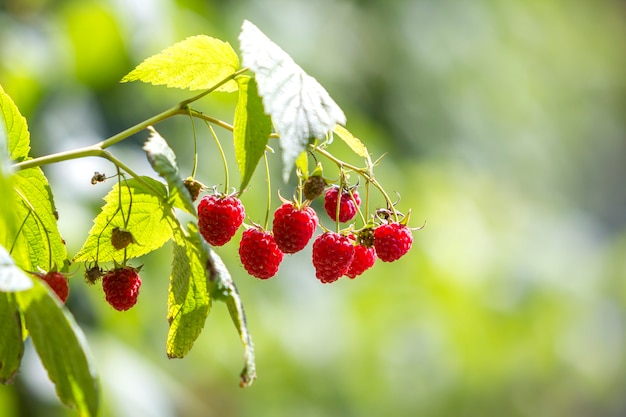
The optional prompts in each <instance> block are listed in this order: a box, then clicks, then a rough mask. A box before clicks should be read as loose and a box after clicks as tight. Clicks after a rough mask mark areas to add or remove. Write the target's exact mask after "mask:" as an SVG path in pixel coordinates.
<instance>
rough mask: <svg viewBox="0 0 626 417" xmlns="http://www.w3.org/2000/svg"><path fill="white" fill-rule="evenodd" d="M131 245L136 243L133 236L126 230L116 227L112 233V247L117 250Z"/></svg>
mask: <svg viewBox="0 0 626 417" xmlns="http://www.w3.org/2000/svg"><path fill="white" fill-rule="evenodd" d="M131 243H135V238H134V237H133V234H132V233H131V232H129V231H128V230H126V229H121V228H119V227H114V228H113V230H112V231H111V245H113V247H114V248H115V249H117V250H120V249H124V248H125V247H126V246H128V245H130V244H131Z"/></svg>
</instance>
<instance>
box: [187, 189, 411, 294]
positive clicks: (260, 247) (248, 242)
mask: <svg viewBox="0 0 626 417" xmlns="http://www.w3.org/2000/svg"><path fill="white" fill-rule="evenodd" d="M306 191H307V189H306V187H305V197H306V198H307V202H308V201H310V200H312V199H313V198H315V197H317V196H313V198H311V196H310V195H307V194H306ZM322 192H323V190H320V194H321V193H322ZM318 195H319V194H318ZM360 203H361V200H360V198H359V194H358V191H356V190H344V189H342V190H341V191H340V187H336V186H332V187H329V188H327V189H326V193H325V196H324V210H325V211H326V213H327V214H328V216H329V217H330V218H331V219H332V220H334V221H338V222H341V223H345V222H348V221H350V220H352V219H353V218H354V217H355V215H356V213H357V211H358V207H359V205H360ZM244 217H245V210H244V206H243V204H242V203H241V201H240V200H239V199H238V198H237V197H236V196H234V195H218V194H213V195H206V196H204V197H203V198H202V200H201V201H200V203H199V205H198V226H199V229H200V233H201V234H202V236H204V238H205V239H206V241H207V242H208V243H209V244H211V245H213V246H222V245H224V244H225V243H227V242H228V241H230V240H231V239H232V237H233V236H234V235H235V233H236V232H237V229H239V227H240V226H241V225H242V223H243V220H244ZM318 223H319V220H318V217H317V214H316V213H315V210H313V208H312V207H311V206H310V205H308V203H305V204H303V205H298V204H297V203H294V202H292V201H289V202H285V203H283V204H282V205H281V206H280V207H278V209H276V211H275V212H274V221H273V227H272V230H271V231H266V230H263V229H262V228H260V227H257V226H255V227H251V228H249V229H246V230H245V231H244V232H243V234H242V237H241V241H240V243H239V257H240V259H241V263H242V264H243V267H244V268H245V270H246V271H247V272H248V273H249V274H250V275H252V276H254V277H256V278H260V279H268V278H271V277H273V276H274V275H276V273H277V272H278V268H279V266H280V263H281V262H282V260H283V257H284V254H292V253H296V252H299V251H301V250H302V249H304V247H305V246H306V245H307V244H308V243H309V241H310V240H311V238H312V237H313V234H314V232H315V229H316V228H317V226H318ZM412 243H413V235H412V234H411V230H410V229H409V228H408V227H407V226H406V225H404V224H401V223H399V222H385V223H383V224H380V225H377V226H372V227H366V228H364V229H362V230H361V231H359V232H357V234H356V235H355V234H354V233H349V234H347V235H344V234H339V233H335V232H331V231H326V232H324V233H322V234H320V235H318V236H317V237H316V238H315V241H314V242H313V250H312V261H313V266H314V267H315V272H316V277H317V279H319V280H320V281H321V282H323V283H330V282H334V281H336V280H338V279H339V278H340V277H342V276H344V275H345V276H348V277H350V278H355V277H357V276H358V275H360V274H362V273H363V272H365V271H366V270H367V269H369V268H371V267H372V266H373V265H374V262H375V261H376V258H379V259H380V260H381V261H383V262H393V261H395V260H397V259H399V258H400V257H401V256H403V255H404V254H406V253H407V252H408V251H409V249H410V248H411V245H412Z"/></svg>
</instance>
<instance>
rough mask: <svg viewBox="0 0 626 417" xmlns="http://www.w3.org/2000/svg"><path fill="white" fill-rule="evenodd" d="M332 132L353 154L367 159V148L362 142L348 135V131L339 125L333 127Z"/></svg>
mask: <svg viewBox="0 0 626 417" xmlns="http://www.w3.org/2000/svg"><path fill="white" fill-rule="evenodd" d="M333 132H334V133H335V134H336V135H337V136H339V138H341V140H343V141H344V142H345V143H346V145H348V146H349V147H350V149H352V151H353V152H354V153H355V154H357V155H359V156H360V157H363V158H366V159H367V158H369V153H368V152H367V148H366V147H365V145H364V144H363V142H361V141H360V140H359V138H357V137H356V136H354V135H353V134H352V133H350V131H349V130H348V129H346V128H345V127H343V126H341V125H335V128H334V129H333Z"/></svg>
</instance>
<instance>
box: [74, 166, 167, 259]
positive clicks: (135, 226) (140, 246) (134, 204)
mask: <svg viewBox="0 0 626 417" xmlns="http://www.w3.org/2000/svg"><path fill="white" fill-rule="evenodd" d="M120 190H121V194H120ZM166 198H167V190H166V189H165V186H164V185H163V184H162V183H160V182H158V181H156V180H154V179H152V178H150V177H139V179H136V178H131V179H129V180H124V181H122V182H121V188H120V184H119V183H118V184H116V185H115V186H114V187H113V189H112V190H111V191H110V192H109V194H107V195H106V197H105V198H104V201H105V202H106V203H105V205H104V206H103V207H102V211H101V212H100V214H98V216H97V217H96V218H95V219H94V225H93V227H92V228H91V230H90V231H89V236H88V237H87V241H86V242H85V244H84V245H83V247H82V248H81V250H80V251H79V252H78V254H76V256H75V257H74V262H86V261H94V260H97V261H99V262H112V261H114V260H115V261H117V262H119V263H121V262H122V260H123V258H124V251H126V257H127V259H132V258H136V257H139V256H142V255H145V254H147V253H150V252H152V251H153V250H156V249H158V248H160V247H161V246H163V245H164V244H165V242H167V241H168V240H170V239H171V237H172V228H171V223H170V222H171V221H172V217H173V214H172V211H171V207H170V206H169V205H167V204H164V201H166ZM120 202H121V206H120ZM122 213H123V214H122ZM124 219H126V220H127V222H128V224H126V223H125V220H124ZM115 227H119V228H121V229H126V230H128V231H130V232H131V233H132V235H133V238H134V240H135V242H136V243H131V244H130V245H128V246H127V247H126V248H125V249H121V250H116V249H115V248H114V247H113V245H112V244H111V232H112V230H113V229H114V228H115Z"/></svg>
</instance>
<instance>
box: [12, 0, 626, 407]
mask: <svg viewBox="0 0 626 417" xmlns="http://www.w3.org/2000/svg"><path fill="white" fill-rule="evenodd" d="M243 19H249V20H251V21H252V22H254V23H255V24H256V25H257V26H259V28H260V29H261V30H263V31H264V32H265V33H266V34H267V35H268V36H269V37H270V39H272V40H273V41H274V42H276V43H277V44H279V45H280V46H282V47H283V49H285V50H286V51H287V52H288V53H289V54H291V56H292V57H293V58H294V59H295V61H296V62H298V63H299V64H300V65H301V66H302V67H303V68H304V69H305V70H306V71H308V72H309V73H310V74H311V75H313V76H315V77H316V78H317V79H318V80H319V81H320V82H321V83H322V84H323V85H324V86H325V87H326V88H327V89H328V90H329V92H330V93H331V95H332V96H333V97H334V98H335V100H336V101H337V102H338V103H339V105H340V106H342V108H343V109H344V111H345V112H346V114H347V116H348V128H349V129H350V130H351V131H353V132H354V133H355V134H356V135H357V136H359V137H360V138H361V139H362V140H363V141H364V142H365V143H366V145H367V146H368V148H369V150H370V152H371V153H372V154H373V156H374V157H375V158H376V157H378V156H379V155H381V154H382V153H384V152H387V153H388V155H387V157H386V158H385V159H384V160H383V163H382V165H381V166H380V167H379V168H378V170H377V178H378V179H379V180H380V182H381V183H382V184H383V185H384V186H385V187H386V188H387V189H388V190H393V191H397V192H398V193H400V195H401V196H402V199H401V202H400V209H401V210H407V209H408V208H409V207H410V208H412V211H413V215H412V223H413V225H414V226H418V225H421V223H422V222H423V221H427V227H426V228H425V229H424V230H422V231H419V232H415V244H414V247H413V249H412V251H411V252H410V254H409V255H408V256H407V257H405V258H403V259H401V260H400V261H398V262H396V263H394V264H382V263H378V264H377V265H376V266H375V268H374V269H373V270H371V271H370V272H368V273H366V274H365V275H364V276H361V277H359V278H358V279H356V280H354V281H350V280H347V279H342V280H340V281H339V282H337V283H335V284H333V285H321V284H319V283H318V282H317V280H316V279H315V277H314V272H313V269H312V267H311V266H310V260H309V257H310V249H308V250H305V251H304V252H303V253H301V254H297V255H294V256H290V257H287V258H286V260H285V261H284V263H283V265H282V267H281V271H280V273H279V276H278V277H276V278H274V279H272V280H270V281H268V282H260V281H258V280H255V279H252V278H250V277H249V276H247V275H246V274H245V272H244V271H243V268H242V267H241V266H240V264H239V261H238V259H237V257H236V247H237V246H236V243H235V242H232V243H231V244H229V245H227V246H226V247H223V248H220V250H219V253H220V254H221V255H222V256H223V257H224V259H225V261H226V262H227V265H229V266H230V269H231V272H232V273H233V275H234V277H235V279H236V281H237V284H238V286H239V289H240V292H241V295H242V297H243V300H244V303H245V306H246V309H247V313H248V321H249V326H250V329H251V331H252V334H253V337H254V340H255V346H256V352H257V366H258V376H259V378H258V380H257V381H256V382H255V384H254V385H253V386H252V387H251V388H249V389H245V390H242V389H240V388H239V387H238V373H239V371H240V369H241V366H242V365H243V359H242V349H241V345H240V342H239V339H238V336H237V334H236V332H235V330H234V328H233V327H232V324H231V323H230V318H229V317H228V314H227V311H226V308H225V306H224V305H222V304H216V305H215V306H214V310H213V311H212V313H211V315H210V316H209V318H208V320H207V324H206V327H205V330H204V332H203V333H202V334H201V336H200V338H199V340H198V341H197V342H196V344H195V346H194V348H193V349H192V351H191V353H190V354H189V356H188V357H187V358H185V359H183V360H168V359H167V358H166V357H165V347H164V344H165V337H166V332H167V322H166V320H165V315H166V294H167V285H168V277H167V272H165V271H167V270H168V269H169V262H170V259H171V258H170V257H171V254H170V252H171V249H170V248H169V247H165V248H163V249H161V250H159V251H158V252H157V253H155V254H154V255H152V256H148V257H146V258H145V259H142V261H143V262H144V263H145V266H144V270H143V271H144V272H143V273H142V277H143V282H144V283H143V287H142V293H141V296H140V299H139V303H138V305H137V306H136V307H135V308H134V309H133V310H131V311H129V312H126V313H118V312H116V311H114V310H113V309H111V308H110V307H109V306H108V305H106V303H105V302H104V300H103V295H102V290H101V288H100V287H94V288H91V287H87V286H86V285H85V284H84V283H83V281H82V278H81V277H82V269H81V266H78V265H75V266H74V267H73V271H74V272H75V275H74V277H73V279H72V280H71V294H70V299H69V301H68V306H69V308H70V309H71V310H72V311H73V312H74V314H75V315H76V317H77V319H78V320H79V321H80V323H81V324H82V327H83V328H84V329H85V331H86V333H87V336H88V341H89V345H90V347H91V349H92V351H93V354H94V356H95V357H96V364H97V366H98V371H99V373H100V376H101V384H102V397H103V401H102V402H103V407H102V411H101V416H102V417H109V416H115V417H118V416H120V417H125V416H133V417H136V416H142V417H166V416H190V417H191V416H193V417H196V416H285V415H297V416H321V415H323V416H382V415H394V416H416V415H420V416H461V415H462V416H569V417H571V416H623V415H625V414H626V397H625V396H624V384H625V383H626V361H625V354H626V333H625V329H626V327H625V326H626V311H625V307H626V285H625V284H624V280H625V279H626V186H625V185H624V180H625V179H626V133H625V132H626V129H625V128H626V121H625V117H624V116H625V111H626V77H625V76H626V54H625V51H626V48H625V47H626V3H625V2H624V1H618V0H598V1H593V2H572V1H567V0H525V1H515V2H513V1H498V0H475V1H471V2H469V1H462V0H457V1H453V0H450V1H426V0H395V1H383V0H378V1H376V0H370V1H368V0H350V1H348V0H344V1H336V0H320V1H314V2H313V1H306V0H270V1H263V2H260V1H238V2H227V1H200V0H179V1H168V0H101V1H97V0H76V1H69V0H68V1H51V0H1V1H0V84H1V85H2V86H3V88H4V89H5V90H6V91H7V93H8V94H9V95H11V96H12V98H13V99H14V100H15V101H16V103H17V105H18V106H19V108H20V109H21V111H22V113H23V114H24V115H25V116H26V117H27V119H28V121H29V124H30V130H31V134H32V142H33V143H32V146H33V155H35V156H37V155H43V154H47V153H51V152H57V151H61V150H66V149H72V148H75V147H78V146H83V145H88V144H91V143H94V142H96V141H99V140H101V139H102V138H104V137H107V136H110V135H112V134H114V133H117V132H118V131H120V130H122V129H124V128H126V127H129V126H130V125H132V124H134V123H136V122H139V121H141V120H143V119H145V118H147V117H149V116H151V115H153V114H155V113H156V112H159V111H161V110H164V109H165V108H168V107H170V106H171V105H173V104H175V103H176V102H178V101H180V100H182V99H184V98H187V97H188V96H189V94H188V93H185V92H182V91H168V90H167V89H165V88H162V87H151V86H148V85H144V84H141V83H133V84H119V83H118V81H119V79H120V78H121V77H122V76H123V75H125V74H126V73H127V72H129V71H130V70H131V69H132V68H133V67H134V66H135V65H137V64H138V63H139V62H141V61H142V60H143V59H144V58H146V57H148V56H150V55H152V54H154V53H156V52H158V51H160V50H161V49H163V48H165V47H166V46H169V45H170V44H172V43H174V42H177V41H180V40H182V39H184V38H186V37H187V36H191V35H197V34H207V35H211V36H214V37H217V38H221V39H224V40H226V41H229V42H230V43H231V44H232V45H233V46H234V47H235V49H236V50H238V41H237V35H238V33H239V28H240V25H241V22H242V20H243ZM235 99H236V97H235V95H233V96H229V95H225V94H221V95H220V94H217V95H214V96H211V97H208V98H206V99H204V100H203V101H202V102H201V103H200V104H199V105H200V107H201V110H203V111H205V112H207V113H209V114H211V115H214V116H216V117H220V118H222V119H224V120H226V121H231V120H232V114H233V109H234V104H235ZM197 126H199V127H198V129H199V137H200V140H201V144H200V162H201V167H200V171H199V178H200V179H201V180H202V181H203V182H205V183H207V184H218V183H222V182H223V175H222V169H221V163H220V160H219V158H218V157H217V156H216V155H217V154H216V152H215V148H214V145H213V144H212V142H211V138H210V136H209V134H208V132H207V130H206V129H205V128H204V127H202V126H201V125H198V124H197ZM158 129H159V131H160V132H161V133H162V134H163V136H164V137H166V138H167V139H168V140H169V141H170V142H171V144H172V146H173V147H174V148H175V150H176V152H177V154H178V159H179V162H180V164H181V166H182V169H183V172H184V173H185V175H187V174H188V173H189V172H190V169H191V168H190V167H191V157H192V154H193V151H192V146H191V144H192V133H191V129H190V126H189V121H188V119H185V118H180V119H176V120H170V121H167V122H165V123H163V124H162V125H159V126H158ZM218 134H219V135H220V137H221V138H222V141H223V143H228V142H229V140H228V138H230V136H229V134H228V132H225V131H221V130H219V129H218ZM146 137H147V134H140V135H137V137H136V138H132V139H130V140H128V141H125V142H124V143H123V144H120V145H119V146H116V147H115V148H113V152H114V153H115V154H116V155H118V156H119V157H121V158H122V159H123V160H125V161H130V162H129V164H130V165H132V166H134V167H137V171H139V172H140V173H146V174H149V175H153V173H152V171H151V169H150V168H149V166H148V164H147V162H146V161H145V156H144V155H143V153H142V151H141V143H142V142H143V141H144V140H145V139H146ZM333 146H335V145H333ZM331 150H333V151H334V152H337V153H338V154H339V155H341V156H345V157H347V158H350V157H351V156H350V154H349V153H348V152H347V151H346V150H345V149H344V148H342V145H340V144H337V145H336V146H335V147H334V148H333V147H331ZM227 152H228V153H229V155H232V147H231V148H228V146H227ZM270 162H271V163H272V164H275V165H276V169H275V171H276V172H275V173H276V174H278V173H279V169H280V167H278V163H279V158H278V156H274V157H273V158H272V160H271V161H270ZM231 169H232V171H233V172H232V176H233V177H234V178H235V180H234V182H236V181H237V179H238V176H237V174H236V172H235V170H234V163H232V162H231ZM94 171H101V172H105V173H110V174H111V173H113V172H112V167H111V166H110V165H108V164H107V163H106V162H103V161H100V160H97V159H87V160H81V161H74V162H66V163H61V164H57V165H54V166H49V167H45V172H46V174H47V175H48V177H49V178H50V180H51V184H52V188H53V192H54V193H55V198H56V202H57V206H58V209H59V213H60V227H61V232H62V234H63V235H64V238H65V240H66V241H67V243H68V249H69V251H70V254H71V255H72V254H74V253H75V252H76V251H77V250H78V249H79V248H80V246H81V244H82V242H83V240H84V239H85V237H86V235H87V232H88V230H89V229H90V227H91V221H92V219H93V217H94V215H95V213H97V212H98V210H99V206H100V204H101V202H102V201H101V198H102V196H104V195H105V194H106V193H107V191H108V190H109V187H110V186H111V184H110V183H105V184H100V185H98V186H92V185H91V184H90V183H89V180H90V178H91V175H92V174H93V172H94ZM278 178H279V176H278V175H277V176H276V180H275V182H274V184H279V182H278ZM264 187H265V185H264V181H263V178H262V175H261V173H260V172H257V175H255V178H254V179H253V183H252V186H251V189H250V191H249V192H248V193H246V194H244V197H243V200H244V204H246V207H247V210H248V213H249V214H250V216H251V218H252V220H255V221H259V222H260V221H262V220H263V216H264V206H265V199H264V192H265V191H264ZM281 191H282V193H283V195H290V194H291V193H292V191H293V184H291V185H282V184H281ZM277 204H278V201H275V205H277ZM0 415H2V416H5V417H13V416H43V415H45V416H52V417H54V416H70V415H73V413H72V412H71V411H68V410H66V409H65V408H63V407H60V406H59V405H58V400H57V399H56V397H55V395H54V392H53V388H52V387H51V385H50V383H49V382H48V380H47V376H46V375H45V373H44V371H43V370H42V369H41V365H40V364H39V363H38V359H37V357H36V355H35V354H34V353H33V350H32V348H31V347H29V349H27V352H26V354H25V358H24V362H23V364H22V368H21V372H20V375H19V376H18V378H17V380H16V382H15V384H14V385H11V386H2V387H0Z"/></svg>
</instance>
